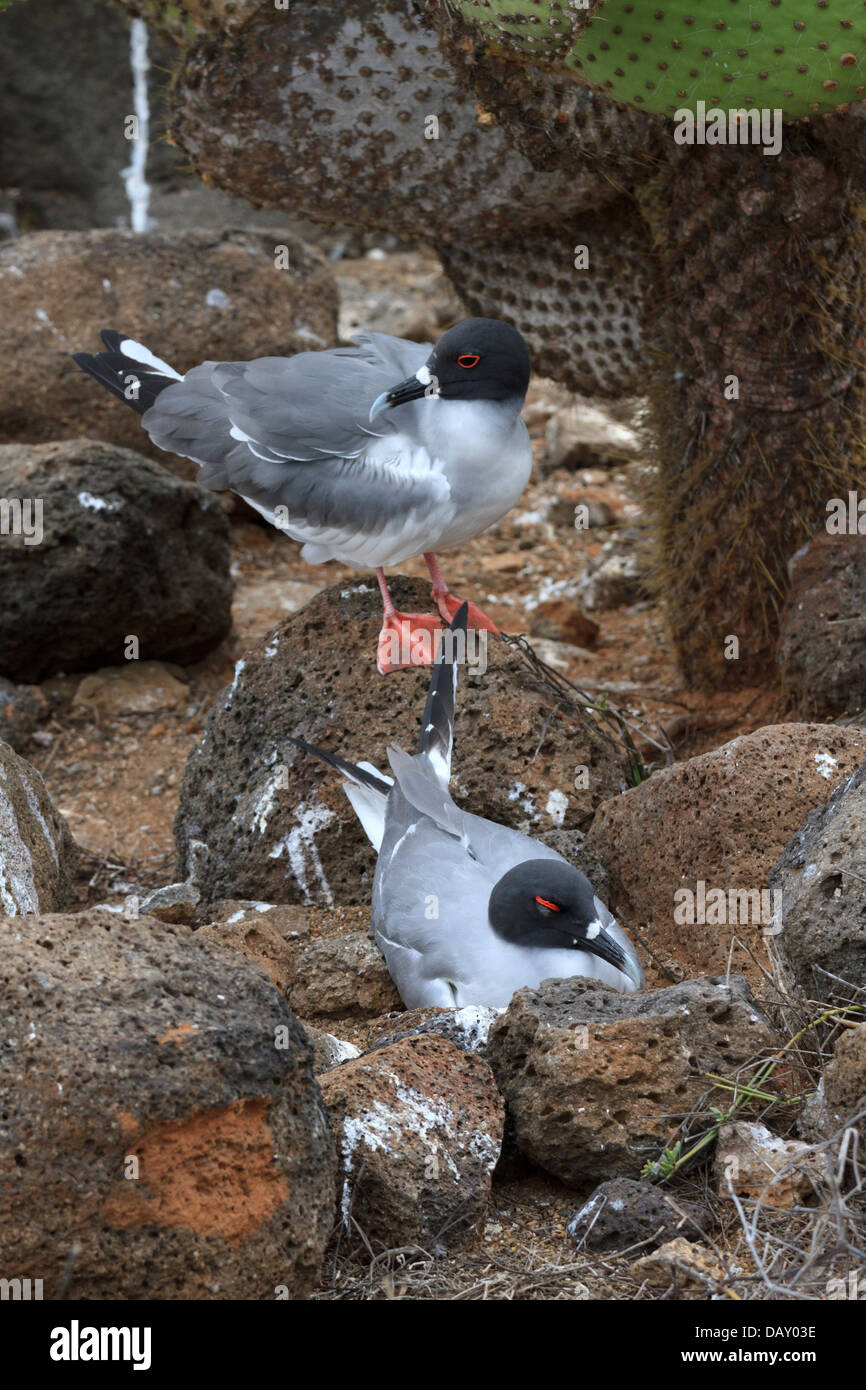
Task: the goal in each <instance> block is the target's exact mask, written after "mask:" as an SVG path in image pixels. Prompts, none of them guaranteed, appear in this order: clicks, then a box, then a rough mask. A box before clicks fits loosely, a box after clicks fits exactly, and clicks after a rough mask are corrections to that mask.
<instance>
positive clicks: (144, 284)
mask: <svg viewBox="0 0 866 1390" xmlns="http://www.w3.org/2000/svg"><path fill="white" fill-rule="evenodd" d="M280 244H281V245H284V246H285V247H286V252H285V256H286V258H287V261H288V269H286V270H280V269H277V268H276V264H275V252H276V246H275V242H274V234H273V233H272V232H252V231H240V230H229V231H213V232H211V231H201V230H198V231H189V232H177V233H169V232H147V233H145V234H140V233H136V232H127V231H119V230H113V229H102V230H99V231H92V232H33V233H29V234H28V235H26V236H22V237H19V238H18V240H16V241H11V242H8V243H6V244H4V245H2V246H0V300H2V302H3V320H4V323H3V327H4V352H5V362H6V366H5V370H4V374H3V379H2V382H0V441H3V442H6V441H8V442H15V443H24V442H28V443H34V444H35V443H45V442H47V441H51V440H57V439H76V438H79V437H81V436H84V435H89V436H91V437H96V438H99V439H104V440H107V441H110V442H111V443H113V444H122V445H125V446H126V447H127V448H132V449H136V450H138V451H139V452H140V453H143V454H148V455H150V456H151V457H153V458H159V459H161V460H162V461H163V463H165V462H167V461H168V462H169V463H171V461H172V460H173V455H171V454H166V453H164V452H162V451H161V450H160V449H157V447H156V445H154V444H151V442H150V439H149V437H148V436H147V434H146V433H145V431H144V430H143V429H142V427H141V417H140V416H139V415H138V414H136V412H135V411H133V410H130V408H129V407H128V406H126V405H124V404H123V403H122V402H120V401H118V400H117V399H116V398H115V397H114V396H113V395H112V394H111V393H110V392H109V391H106V390H105V388H104V387H102V386H100V385H99V384H98V383H97V382H95V381H93V380H91V379H90V378H88V377H85V376H83V375H82V373H81V371H80V369H79V368H78V367H77V366H76V364H75V363H74V362H73V361H72V357H71V354H72V353H73V352H98V351H101V349H102V344H101V341H100V337H99V334H100V331H101V330H102V329H103V328H106V327H108V328H112V327H117V328H119V329H121V330H122V331H123V332H124V333H127V334H129V335H130V336H131V337H133V338H138V339H139V340H140V341H141V342H143V343H144V344H146V346H147V347H149V348H150V349H151V350H152V351H153V352H155V353H156V354H157V356H158V357H161V358H162V359H163V360H164V361H166V362H168V363H170V365H171V366H172V367H174V368H175V370H176V371H178V372H185V371H188V370H189V368H190V367H194V366H196V364H197V363H199V362H202V361H204V359H205V358H207V359H209V360H212V361H216V362H219V361H230V362H237V361H241V360H247V359H249V358H253V357H267V356H283V355H290V354H292V353H295V352H303V351H309V350H310V349H311V348H324V347H330V346H331V345H332V344H333V343H334V341H335V336H336V311H337V297H336V287H335V285H334V282H333V279H332V276H331V273H330V271H329V270H328V267H327V265H326V263H325V261H324V259H323V257H322V256H321V255H320V254H319V253H318V252H317V251H314V250H313V249H312V248H310V247H308V246H306V245H305V244H304V243H303V242H301V241H298V240H297V239H296V238H293V237H290V236H286V237H284V238H283V239H282V241H281V242H280ZM175 463H176V467H175V464H172V466H173V467H175V471H177V472H178V473H179V474H181V475H182V476H185V477H190V476H192V475H194V473H195V465H194V464H192V463H190V462H188V461H185V462H184V463H183V464H181V463H180V462H179V461H175ZM0 495H3V494H0ZM7 495H8V494H7ZM173 558H175V559H177V558H178V556H177V555H175V556H174V557H173Z"/></svg>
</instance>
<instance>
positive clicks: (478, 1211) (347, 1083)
mask: <svg viewBox="0 0 866 1390" xmlns="http://www.w3.org/2000/svg"><path fill="white" fill-rule="evenodd" d="M320 1082H321V1087H322V1095H323V1096H324V1099H325V1104H326V1105H327V1107H328V1110H329V1112H330V1116H331V1123H332V1125H333V1128H334V1135H335V1138H336V1141H337V1150H338V1155H339V1161H340V1164H341V1173H340V1181H341V1189H340V1204H339V1214H340V1218H341V1220H342V1221H343V1223H344V1224H345V1226H346V1228H347V1230H348V1231H352V1232H357V1229H358V1228H360V1230H361V1231H362V1232H363V1233H364V1235H365V1236H366V1237H367V1240H368V1241H369V1242H370V1243H371V1244H372V1245H373V1247H374V1248H384V1249H387V1248H390V1247H391V1246H395V1245H420V1246H422V1247H423V1248H424V1249H426V1250H429V1251H430V1252H431V1253H435V1252H437V1251H443V1250H445V1249H452V1248H456V1247H459V1246H461V1245H465V1244H466V1243H467V1241H469V1240H471V1239H472V1237H473V1235H474V1234H475V1232H476V1230H477V1227H478V1224H479V1222H480V1221H481V1220H482V1218H483V1216H484V1211H485V1207H486V1203H487V1199H488V1197H489V1195H490V1177H491V1173H492V1172H493V1168H494V1166H495V1164H496V1160H497V1158H498V1156H499V1149H500V1145H501V1143H502V1129H503V1118H504V1113H503V1106H502V1101H501V1098H500V1096H499V1093H498V1091H497V1089H496V1083H495V1082H494V1080H493V1074H492V1072H491V1070H490V1068H489V1067H488V1065H487V1063H486V1062H484V1061H482V1059H481V1058H480V1057H477V1056H474V1055H473V1054H472V1053H468V1052H464V1051H463V1050H462V1049H461V1048H459V1047H456V1046H455V1045H454V1043H451V1042H448V1041H447V1040H446V1039H445V1038H438V1037H432V1036H422V1037H414V1038H404V1039H403V1040H402V1041H400V1042H396V1043H392V1045H391V1046H390V1047H383V1048H381V1049H378V1050H377V1051H375V1052H371V1053H366V1054H365V1055H364V1056H362V1057H358V1058H357V1059H356V1060H355V1061H353V1062H346V1063H345V1064H344V1065H343V1066H341V1067H338V1068H337V1069H336V1070H335V1071H330V1072H327V1073H326V1074H325V1075H324V1076H322V1077H321V1078H320Z"/></svg>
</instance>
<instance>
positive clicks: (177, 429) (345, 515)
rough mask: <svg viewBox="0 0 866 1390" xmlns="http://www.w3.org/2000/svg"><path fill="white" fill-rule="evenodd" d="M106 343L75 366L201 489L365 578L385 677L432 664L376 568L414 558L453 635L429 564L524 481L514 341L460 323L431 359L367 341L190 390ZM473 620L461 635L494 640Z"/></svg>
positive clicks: (203, 372)
mask: <svg viewBox="0 0 866 1390" xmlns="http://www.w3.org/2000/svg"><path fill="white" fill-rule="evenodd" d="M102 340H103V343H104V344H105V347H106V349H107V351H105V352H100V353H97V354H96V355H95V356H91V355H90V354H88V353H77V354H76V355H75V359H74V360H75V361H76V362H77V363H78V365H79V367H81V369H82V371H85V372H88V373H89V374H90V375H91V376H94V377H96V379H97V381H99V382H101V383H102V384H103V386H107V387H108V389H109V390H110V391H112V392H113V393H114V394H115V395H116V396H118V397H119V398H120V399H121V400H124V401H126V403H127V404H128V405H130V406H132V408H133V409H134V410H137V411H138V412H139V413H140V414H141V416H142V425H143V426H144V428H145V429H146V430H147V432H148V434H149V435H150V437H151V439H152V440H153V442H154V444H156V445H158V446H159V448H161V449H166V450H167V451H169V452H170V453H175V454H181V455H183V456H184V457H186V458H191V459H193V460H194V461H195V462H196V463H198V464H200V465H201V471H200V473H199V482H201V483H203V484H204V485H205V486H206V487H210V488H215V489H219V490H222V489H230V490H231V491H233V492H236V493H238V494H239V495H240V496H241V497H243V498H244V499H245V501H247V502H249V504H250V506H252V507H255V509H256V510H257V511H259V512H261V514H262V515H263V516H264V517H266V518H267V520H268V521H270V522H271V523H272V524H273V525H275V526H277V527H278V528H279V529H280V530H282V531H285V532H286V533H287V534H288V535H290V536H293V537H294V538H295V540H299V541H303V542H304V545H303V549H302V550H301V555H302V557H303V558H304V559H305V560H307V561H309V562H310V563H311V564H321V563H323V562H324V561H326V560H339V561H340V562H341V563H342V564H345V565H352V566H354V567H355V568H361V569H375V571H376V577H377V579H378V581H379V588H380V590H381V594H382V603H383V607H384V615H383V623H382V630H381V632H380V634H379V644H378V649H377V663H378V666H379V670H380V671H381V672H383V674H384V673H385V672H388V671H393V670H396V669H398V668H399V667H401V666H409V665H424V664H427V663H428V662H429V661H430V660H432V656H433V646H434V637H433V634H434V633H436V632H438V631H441V624H440V621H439V619H438V618H437V617H434V616H431V615H428V614H423V613H421V614H419V613H401V612H400V611H399V610H398V609H396V608H395V607H394V604H393V602H392V599H391V595H390V594H389V592H388V585H387V582H386V579H385V572H384V567H385V566H386V565H387V566H393V565H399V564H400V563H401V562H402V561H404V560H408V559H409V558H410V557H412V556H414V555H423V556H424V560H425V561H426V564H427V568H428V570H429V572H430V577H431V579H432V581H433V598H434V600H435V602H436V606H437V608H438V609H439V612H440V614H441V615H442V618H443V620H444V622H445V623H446V624H447V623H449V622H450V621H451V619H452V618H453V616H454V614H455V612H456V611H457V609H458V608H459V607H460V602H461V601H460V599H458V598H456V597H455V596H454V595H453V594H451V593H450V592H449V590H448V587H447V585H446V583H445V580H444V579H443V577H442V574H441V572H440V570H439V565H438V563H437V560H436V552H437V551H439V550H450V549H452V548H454V547H456V546H461V545H463V544H464V543H465V542H466V541H468V540H471V539H472V538H473V537H474V536H477V535H479V534H480V533H481V532H482V531H485V530H486V529H487V528H488V527H489V526H492V525H493V524H494V523H495V522H497V521H499V520H500V518H501V517H503V516H504V515H505V513H506V512H507V511H509V510H510V508H511V507H513V506H514V504H515V503H516V502H517V500H518V498H519V497H520V495H521V493H522V492H523V489H524V488H525V487H526V484H527V482H528V480H529V473H530V469H531V466H532V452H531V449H530V443H529V435H528V434H527V431H526V426H525V425H524V423H523V421H522V420H521V418H520V412H521V409H522V407H523V402H524V399H525V397H526V389H527V386H528V385H529V349H528V348H527V346H526V343H525V342H524V340H523V338H522V337H521V335H520V333H518V331H517V329H516V328H512V327H511V325H510V324H507V323H503V322H501V321H500V320H499V319H483V318H476V319H465V320H464V321H463V322H462V323H458V324H457V325H456V326H455V327H454V328H449V329H448V331H447V332H446V333H443V335H442V337H441V338H440V339H439V341H438V342H437V343H436V345H435V347H432V348H431V346H430V344H429V343H413V342H408V341H407V340H406V339H403V338H394V337H391V336H390V335H389V334H387V333H362V334H359V335H358V336H357V337H356V338H355V339H354V343H355V346H354V347H344V348H329V349H327V350H326V351H324V352H301V353H298V354H297V355H296V356H294V357H260V358H257V359H256V360H255V361H253V362H203V363H202V364H201V366H198V367H193V368H192V370H191V371H189V372H187V374H186V376H181V375H180V374H179V373H178V372H176V371H175V370H174V368H173V367H170V366H169V365H168V363H166V362H163V361H161V360H160V358H158V357H155V356H154V354H153V353H152V352H150V350H149V349H148V348H146V347H144V346H143V345H142V344H141V343H138V342H136V341H135V339H134V338H128V337H124V336H123V335H122V334H120V333H115V332H105V333H103V334H102ZM395 382H396V384H395ZM373 425H375V428H372V427H371V426H373ZM468 611H469V618H468V622H469V626H470V627H477V628H484V629H486V630H487V631H489V632H493V633H496V632H497V628H496V627H495V625H494V624H493V623H492V622H491V621H490V619H489V618H487V617H486V616H485V614H484V613H482V612H481V610H480V609H479V608H476V607H475V605H474V604H470V605H469V610H468ZM416 638H418V640H416Z"/></svg>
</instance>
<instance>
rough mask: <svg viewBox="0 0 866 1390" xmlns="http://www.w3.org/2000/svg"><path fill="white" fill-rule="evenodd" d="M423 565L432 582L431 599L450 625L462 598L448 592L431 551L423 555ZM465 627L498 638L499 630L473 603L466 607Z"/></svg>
mask: <svg viewBox="0 0 866 1390" xmlns="http://www.w3.org/2000/svg"><path fill="white" fill-rule="evenodd" d="M424 563H425V564H426V566H427V568H428V570H429V571H430V578H431V579H432V580H433V597H434V599H435V600H436V607H437V608H438V609H439V612H440V613H441V614H442V617H443V619H444V620H445V622H446V623H450V622H451V619H452V618H453V617H454V614H455V613H456V612H457V610H458V608H459V607H460V605H461V603H462V602H463V600H462V598H455V596H454V594H452V593H451V592H450V591H449V589H448V585H447V584H446V583H445V580H444V579H443V578H442V571H441V570H440V568H439V564H438V562H437V560H436V556H435V555H434V554H433V551H432V550H428V551H427V552H426V553H425V555H424ZM466 626H467V627H474V628H481V629H482V630H483V631H485V632H492V633H493V635H494V636H495V637H498V636H499V628H498V627H497V626H496V624H495V623H494V622H492V621H491V619H490V618H488V616H487V614H486V613H482V611H481V609H480V608H476V606H475V604H474V603H470V604H469V605H468V612H467V615H466Z"/></svg>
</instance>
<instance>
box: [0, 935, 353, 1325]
mask: <svg viewBox="0 0 866 1390" xmlns="http://www.w3.org/2000/svg"><path fill="white" fill-rule="evenodd" d="M0 933H2V937H3V959H4V973H5V975H6V978H7V981H8V989H7V996H6V1006H5V1008H6V1012H5V1017H4V1027H3V1046H2V1049H0V1068H2V1071H0V1092H2V1107H0V1108H2V1116H3V1118H2V1121H0V1131H2V1142H3V1147H4V1150H5V1151H6V1152H7V1153H8V1154H10V1155H11V1156H12V1158H13V1159H14V1163H13V1164H10V1166H9V1170H8V1174H7V1177H6V1179H5V1180H4V1183H3V1184H2V1187H0V1219H2V1225H3V1243H4V1257H5V1258H6V1259H7V1260H8V1261H9V1262H10V1268H14V1270H15V1273H16V1275H18V1276H19V1277H31V1276H34V1277H38V1278H40V1279H43V1280H44V1284H45V1296H46V1297H47V1298H57V1297H71V1298H84V1299H117V1298H120V1299H124V1300H140V1299H172V1300H176V1299H179V1298H180V1299H188V1298H219V1299H233V1298H234V1299H273V1298H274V1297H278V1296H284V1297H285V1296H288V1297H293V1298H297V1297H304V1296H305V1295H306V1294H308V1293H309V1292H310V1291H311V1289H312V1287H313V1284H314V1282H315V1281H316V1279H317V1278H318V1275H319V1271H320V1268H321V1263H322V1259H323V1255H324V1248H325V1242H326V1240H327V1237H328V1235H329V1232H330V1227H331V1218H332V1214H333V1201H334V1172H335V1170H334V1163H335V1155H334V1147H333V1140H332V1137H331V1134H330V1130H329V1127H328V1121H327V1116H326V1114H325V1111H324V1108H323V1105H322V1098H321V1095H320V1092H319V1089H318V1086H317V1084H316V1082H315V1079H314V1077H313V1072H312V1050H311V1048H310V1046H309V1044H308V1043H307V1041H306V1039H305V1038H304V1036H303V1033H302V1032H301V1029H300V1027H299V1025H298V1023H297V1022H296V1020H295V1019H294V1018H293V1016H292V1015H291V1013H290V1012H289V1010H288V1009H287V1007H286V1005H285V1003H284V1001H283V1000H282V999H281V998H280V996H279V994H278V993H277V991H276V990H275V989H274V987H273V985H272V984H271V982H270V981H269V980H268V979H267V977H266V976H265V975H264V974H263V973H262V971H260V970H259V969H257V967H255V966H254V965H252V964H250V962H248V961H246V960H244V959H243V957H242V956H241V955H239V954H238V953H236V952H231V951H224V950H221V949H220V948H219V947H218V946H216V945H215V944H214V943H212V942H206V941H203V940H202V939H201V937H200V934H199V935H196V934H195V933H192V932H190V931H189V930H188V929H187V928H185V927H180V926H169V925H166V924H164V923H162V922H158V921H156V920H155V919H154V918H140V919H138V920H136V921H128V920H125V919H123V918H121V917H118V916H117V915H115V914H113V913H109V912H105V911H102V910H92V911H90V912H85V913H81V914H79V915H76V916H47V917H45V916H43V917H30V918H26V919H18V918H16V919H15V920H13V921H7V920H5V919H4V920H0ZM61 1174H62V1179H61V1177H60V1175H61Z"/></svg>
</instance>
